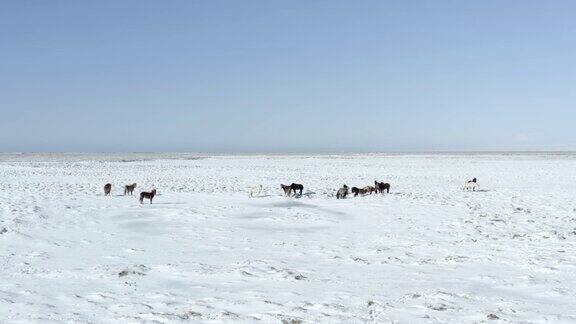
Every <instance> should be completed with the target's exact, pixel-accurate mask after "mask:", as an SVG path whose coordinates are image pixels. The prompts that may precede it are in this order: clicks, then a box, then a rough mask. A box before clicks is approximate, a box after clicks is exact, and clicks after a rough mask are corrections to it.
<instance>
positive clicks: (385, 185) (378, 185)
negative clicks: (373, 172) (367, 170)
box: [374, 180, 390, 193]
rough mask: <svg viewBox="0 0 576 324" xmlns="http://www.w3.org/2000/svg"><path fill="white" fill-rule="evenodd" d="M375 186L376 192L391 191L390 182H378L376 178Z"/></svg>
mask: <svg viewBox="0 0 576 324" xmlns="http://www.w3.org/2000/svg"><path fill="white" fill-rule="evenodd" d="M374 187H375V188H376V193H384V190H386V193H390V184H389V183H385V182H378V181H376V180H374Z"/></svg>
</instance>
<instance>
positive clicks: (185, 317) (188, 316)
mask: <svg viewBox="0 0 576 324" xmlns="http://www.w3.org/2000/svg"><path fill="white" fill-rule="evenodd" d="M201 317H202V314H201V313H198V312H194V311H189V312H186V313H183V314H180V315H178V318H179V319H181V320H191V319H199V318H201Z"/></svg>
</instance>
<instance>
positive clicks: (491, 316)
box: [486, 314, 500, 320]
mask: <svg viewBox="0 0 576 324" xmlns="http://www.w3.org/2000/svg"><path fill="white" fill-rule="evenodd" d="M486 318H487V319H489V320H497V319H500V317H498V315H495V314H488V316H486Z"/></svg>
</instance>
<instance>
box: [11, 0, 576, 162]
mask: <svg viewBox="0 0 576 324" xmlns="http://www.w3.org/2000/svg"><path fill="white" fill-rule="evenodd" d="M575 58H576V2H574V1H520V0H512V1H493V0H488V1H484V0H483V1H432V0H430V1H380V0H374V1H364V0H360V1H332V0H331V1H328V0H325V1H320V0H319V1H303V0H300V1H264V0H261V1H252V0H248V1H232V0H228V1H227V0H217V1H208V0H206V1H184V0H173V1H136V0H123V1H64V0H55V1H42V0H35V1H28V0H26V1H17V0H12V1H2V2H0V112H1V113H2V114H1V115H2V118H0V151H3V152H6V151H18V152H26V151H82V152H94V151H202V152H284V151H286V152H310V151H317V152H327V151H331V152H334V151H336V152H337V151H356V152H364V151H418V150H427V151H428V150H557V149H560V150H573V149H576V130H575V128H574V127H573V123H574V120H576V107H575V105H576V91H575V90H576V89H575V87H576V66H575V64H574V63H575Z"/></svg>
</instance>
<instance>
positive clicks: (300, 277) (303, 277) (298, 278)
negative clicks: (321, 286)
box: [294, 274, 307, 280]
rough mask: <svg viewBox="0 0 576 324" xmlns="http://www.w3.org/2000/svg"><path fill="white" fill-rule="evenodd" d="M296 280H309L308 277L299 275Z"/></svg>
mask: <svg viewBox="0 0 576 324" xmlns="http://www.w3.org/2000/svg"><path fill="white" fill-rule="evenodd" d="M294 279H296V280H304V279H307V277H306V276H303V275H301V274H299V275H296V276H295V277H294Z"/></svg>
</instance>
